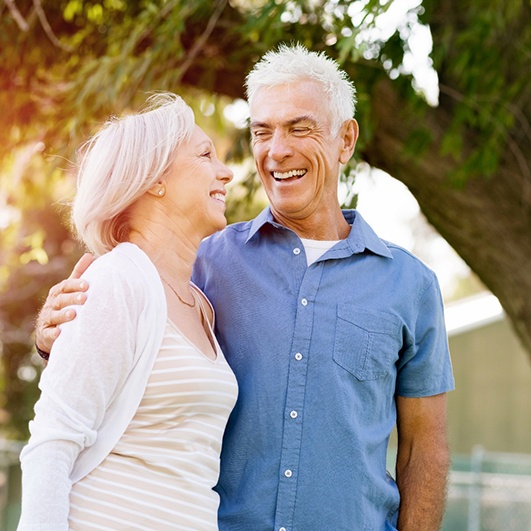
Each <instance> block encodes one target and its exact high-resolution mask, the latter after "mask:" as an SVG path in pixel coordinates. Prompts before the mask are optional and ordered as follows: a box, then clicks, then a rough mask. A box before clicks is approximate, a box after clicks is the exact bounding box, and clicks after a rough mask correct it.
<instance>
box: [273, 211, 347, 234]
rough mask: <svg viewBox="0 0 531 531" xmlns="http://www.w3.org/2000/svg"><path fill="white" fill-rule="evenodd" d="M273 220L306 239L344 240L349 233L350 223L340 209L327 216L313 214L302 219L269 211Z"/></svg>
mask: <svg viewBox="0 0 531 531" xmlns="http://www.w3.org/2000/svg"><path fill="white" fill-rule="evenodd" d="M271 212H272V214H273V217H274V219H275V221H277V222H278V223H280V224H281V225H284V227H286V228H288V229H291V230H292V231H293V232H295V233H296V234H297V236H299V238H305V239H308V240H327V241H337V240H344V239H345V238H347V237H348V235H349V233H350V229H351V227H350V225H349V224H348V222H347V220H346V219H345V217H344V216H343V212H342V211H341V209H338V211H336V212H334V213H333V214H332V215H327V216H313V217H312V218H310V217H307V218H303V219H293V218H287V217H286V216H282V215H278V214H277V213H275V212H273V210H272V211H271Z"/></svg>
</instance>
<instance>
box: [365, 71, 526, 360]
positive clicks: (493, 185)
mask: <svg viewBox="0 0 531 531" xmlns="http://www.w3.org/2000/svg"><path fill="white" fill-rule="evenodd" d="M372 98H373V101H374V104H373V112H374V114H375V118H376V119H375V124H374V136H373V138H372V139H371V141H370V143H369V144H368V145H367V146H366V147H365V149H364V150H363V153H362V156H363V158H364V159H365V160H367V162H368V163H369V164H371V165H372V166H375V167H378V168H381V169H382V170H384V171H386V172H388V173H389V174H390V175H392V176H393V177H395V178H397V179H399V180H400V181H402V182H403V183H404V184H405V185H406V186H407V187H408V188H409V190H410V191H411V193H412V194H413V195H414V196H415V198H416V199H417V201H418V202H419V205H420V207H421V209H422V211H423V213H424V215H425V216H426V218H427V219H428V221H429V222H430V223H431V224H432V225H433V226H434V227H435V228H436V229H437V230H438V231H439V233H440V234H441V235H442V236H443V237H444V238H445V239H446V240H447V241H448V243H449V244H450V245H451V246H452V247H453V248H454V249H455V250H456V252H457V253H458V254H459V255H460V256H461V257H462V258H463V259H464V260H465V261H466V262H467V264H468V265H469V266H470V268H471V269H472V270H473V271H474V272H475V273H476V274H477V275H478V277H479V278H480V279H481V281H482V282H483V283H484V284H485V285H486V286H487V287H488V288H489V289H490V290H491V291H492V293H494V295H496V297H498V299H499V300H500V303H501V304H502V306H503V308H504V310H505V312H506V313H507V315H508V317H509V319H510V320H511V322H512V324H513V327H514V329H515V331H516V333H517V335H518V336H519V337H520V339H521V341H522V343H523V346H524V347H525V348H526V349H527V351H528V352H529V353H530V355H531V182H529V180H528V179H527V178H526V177H525V176H524V175H522V171H521V167H520V166H519V165H518V164H517V161H516V159H515V158H514V157H513V156H512V153H511V152H510V151H509V150H507V151H506V155H505V157H504V160H503V161H502V163H501V164H500V166H499V169H498V171H497V172H496V174H495V175H494V176H492V177H490V178H472V179H470V180H469V181H467V182H466V183H465V184H464V185H463V186H462V187H456V186H455V185H452V184H451V182H450V175H451V174H452V172H453V171H455V170H456V167H457V164H458V162H456V161H455V160H453V159H452V158H451V157H449V156H447V157H445V156H442V155H441V142H442V137H443V135H444V132H445V131H446V130H447V128H448V124H449V123H450V121H451V119H452V108H453V105H452V101H451V100H450V99H449V98H446V97H444V96H441V101H440V105H439V106H438V107H437V108H434V109H430V110H428V111H427V113H426V115H425V118H424V122H423V126H424V127H425V128H427V129H428V130H429V131H430V132H431V133H432V135H433V138H434V141H433V142H432V144H431V146H430V147H429V148H428V149H427V150H426V151H425V152H423V153H422V155H420V156H418V157H417V156H414V155H411V154H409V153H408V149H407V147H408V146H407V142H408V138H410V135H411V134H413V133H414V132H415V131H416V130H418V127H419V122H418V116H417V115H415V114H412V113H411V112H407V103H406V102H404V101H401V99H400V96H399V95H398V91H397V90H395V89H394V87H393V84H392V82H391V81H382V82H380V83H379V84H378V85H377V87H376V88H375V93H374V94H373V95H372ZM361 127H363V124H361ZM467 141H468V142H469V143H470V145H473V142H474V137H473V134H472V133H471V134H470V135H469V136H468V138H467ZM465 151H466V149H465ZM522 151H523V153H526V156H529V153H530V152H531V146H527V149H526V147H525V146H522Z"/></svg>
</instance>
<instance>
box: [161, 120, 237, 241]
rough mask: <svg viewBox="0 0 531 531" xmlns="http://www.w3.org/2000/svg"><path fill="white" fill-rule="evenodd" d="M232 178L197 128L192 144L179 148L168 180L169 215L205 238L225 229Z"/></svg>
mask: <svg viewBox="0 0 531 531" xmlns="http://www.w3.org/2000/svg"><path fill="white" fill-rule="evenodd" d="M232 177H233V173H232V171H231V170H230V169H229V168H228V167H227V166H225V165H224V164H223V163H222V162H221V161H220V160H219V159H218V157H217V155H216V149H215V148H214V145H213V143H212V140H210V138H209V137H208V136H207V135H206V134H205V132H204V131H203V130H202V129H201V128H200V127H199V126H197V125H196V126H195V128H194V132H193V134H192V136H191V137H190V138H189V140H188V141H187V142H184V143H183V144H181V145H180V146H179V147H178V148H177V155H176V156H175V159H174V161H173V163H172V165H171V168H170V172H169V175H168V177H167V179H166V196H167V199H168V200H169V201H170V203H169V204H168V206H169V208H170V209H171V210H170V215H173V214H175V215H177V216H179V218H180V219H182V218H183V217H184V219H185V220H187V221H189V222H190V225H191V227H193V228H194V229H196V230H198V231H199V232H200V236H201V237H202V238H203V237H206V236H209V235H210V234H213V233H214V232H216V231H218V230H221V229H223V228H225V226H226V225H227V220H226V218H225V194H226V191H225V185H226V184H227V183H228V182H230V181H231V180H232Z"/></svg>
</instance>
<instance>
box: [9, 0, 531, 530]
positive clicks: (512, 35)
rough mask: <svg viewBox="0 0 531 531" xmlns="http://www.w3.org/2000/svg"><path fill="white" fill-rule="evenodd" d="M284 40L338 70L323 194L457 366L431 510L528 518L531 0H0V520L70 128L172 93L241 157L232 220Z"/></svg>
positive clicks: (13, 476)
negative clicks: (343, 160) (254, 123)
mask: <svg viewBox="0 0 531 531" xmlns="http://www.w3.org/2000/svg"><path fill="white" fill-rule="evenodd" d="M281 42H301V43H302V44H304V45H305V46H307V47H308V48H310V49H312V50H315V51H325V52H326V53H327V54H329V55H330V56H332V57H334V58H336V59H337V60H338V61H339V62H340V63H341V65H342V66H343V68H344V69H345V70H346V71H347V72H348V73H349V74H350V76H351V78H352V79H353V80H354V82H355V84H356V87H357V95H358V106H357V112H356V118H357V120H358V122H359V124H360V133H361V136H360V140H359V143H358V146H357V149H356V153H355V156H354V158H353V160H352V161H351V164H350V165H349V166H348V167H347V168H346V170H345V173H344V174H343V175H342V177H341V186H340V195H341V197H340V199H341V201H342V203H343V204H344V205H345V206H346V207H357V208H358V209H359V210H360V212H361V213H362V215H363V216H364V217H365V218H366V219H367V221H369V223H370V224H371V225H372V226H373V227H374V228H375V230H376V231H377V233H378V234H379V235H380V236H381V237H383V238H385V239H389V240H392V241H394V242H396V243H398V244H400V245H403V246H404V247H406V248H407V249H409V250H411V251H412V252H414V253H415V254H416V255H418V256H419V257H420V258H421V259H422V260H423V261H424V262H426V263H427V264H428V265H429V266H430V267H431V268H432V269H434V270H435V272H436V273H437V275H438V277H439V280H440V283H441V286H442V289H443V295H444V300H445V308H446V319H447V326H448V335H449V343H450V350H451V353H452V362H453V366H454V374H455V379H456V390H455V391H453V392H452V393H450V394H449V432H450V441H451V447H452V454H453V465H452V473H451V478H450V484H449V489H448V506H447V511H446V516H445V521H444V530H445V531H460V530H472V531H487V530H501V529H503V530H504V531H510V530H515V531H522V530H524V531H525V530H531V523H530V522H531V421H530V419H531V266H530V265H529V264H531V124H530V116H531V83H530V82H529V80H530V79H531V4H530V2H529V1H528V0H524V1H519V0H446V1H445V2H440V1H436V0H377V1H373V0H358V1H343V0H290V1H281V0H210V1H206V0H139V1H136V2H126V1H125V0H93V1H84V0H56V1H54V2H42V1H41V0H4V2H1V3H0V352H1V360H0V529H6V530H11V529H15V528H16V523H17V521H18V514H19V508H20V507H19V504H20V473H19V465H18V453H19V451H20V448H21V446H22V445H23V444H24V441H25V440H26V439H27V437H28V429H27V424H28V421H29V420H30V419H31V418H32V416H33V404H34V402H35V401H36V399H37V397H38V388H37V383H38V380H39V375H40V372H41V371H42V368H43V365H42V362H41V361H40V359H39V358H38V356H37V355H36V353H35V351H34V347H33V341H34V339H33V328H34V320H35V316H36V313H37V312H38V309H39V308H40V306H41V305H42V302H43V301H44V298H45V296H46V294H47V292H48V289H49V288H50V287H51V286H52V285H53V284H55V283H56V282H58V281H60V280H62V279H63V278H65V277H66V276H68V275H69V273H70V270H71V268H72V266H73V264H74V263H75V262H76V261H77V259H78V258H79V257H80V256H81V254H82V252H83V249H82V248H81V247H80V246H79V245H78V243H77V242H76V240H75V238H74V237H73V236H72V234H71V232H70V227H69V221H68V203H69V201H70V200H71V198H72V195H73V191H74V187H75V179H74V176H73V174H72V168H73V164H74V162H75V153H76V149H77V148H78V147H79V145H80V144H81V142H82V141H83V140H85V139H86V138H87V137H88V136H89V135H90V134H91V133H92V132H94V131H95V129H96V128H97V127H98V126H99V125H100V124H101V123H102V121H104V120H105V119H106V118H107V117H108V116H110V115H112V114H120V113H122V112H126V111H127V110H130V109H135V110H136V109H138V107H139V105H140V104H141V103H142V102H143V101H144V100H145V98H146V94H147V93H149V92H151V91H155V90H170V91H173V92H177V93H179V94H181V95H182V96H183V97H184V99H185V100H186V101H187V102H188V103H190V104H191V105H192V107H193V108H194V111H195V115H196V120H197V122H198V123H199V125H200V126H201V127H203V129H205V130H206V131H207V132H208V134H209V135H210V136H211V137H212V138H213V139H214V142H215V144H216V146H217V147H218V153H219V154H220V155H221V156H222V158H224V159H225V160H226V161H227V163H228V164H229V165H230V166H231V168H233V170H234V172H235V174H236V178H235V179H234V181H233V182H232V183H231V186H230V192H229V199H228V203H227V204H228V209H227V215H228V217H229V221H238V220H243V219H250V218H252V217H253V216H255V215H256V214H257V213H258V212H259V211H260V210H261V209H262V208H263V207H264V206H265V204H266V200H265V197H264V194H263V192H262V190H261V188H260V185H259V183H258V180H257V178H256V174H255V172H254V167H253V163H252V158H251V157H250V150H249V143H248V138H249V132H248V129H247V126H248V124H247V118H248V108H247V105H246V103H245V101H244V93H243V88H242V87H243V81H244V77H245V75H246V73H247V72H248V71H249V69H250V68H251V67H252V65H253V64H254V63H255V62H256V61H257V60H258V59H259V57H260V56H261V55H262V54H263V53H264V52H265V51H267V50H269V49H271V48H274V47H275V46H276V45H278V44H279V43H281ZM393 444H394V442H393V440H392V441H391V448H390V453H389V469H390V470H392V468H393V462H394V453H393V452H394V447H393Z"/></svg>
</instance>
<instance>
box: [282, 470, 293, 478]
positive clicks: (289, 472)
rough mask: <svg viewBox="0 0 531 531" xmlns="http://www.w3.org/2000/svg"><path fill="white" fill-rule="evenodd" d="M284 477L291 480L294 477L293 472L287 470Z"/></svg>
mask: <svg viewBox="0 0 531 531" xmlns="http://www.w3.org/2000/svg"><path fill="white" fill-rule="evenodd" d="M284 475H285V476H286V477H287V478H290V477H291V476H293V472H292V471H291V470H286V471H285V472H284Z"/></svg>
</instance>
